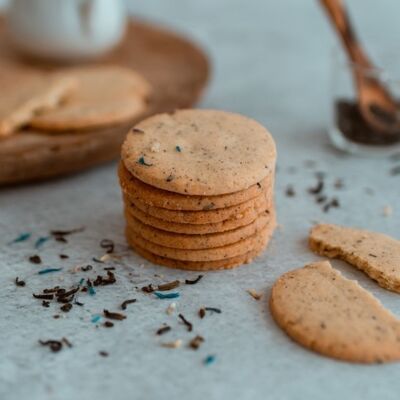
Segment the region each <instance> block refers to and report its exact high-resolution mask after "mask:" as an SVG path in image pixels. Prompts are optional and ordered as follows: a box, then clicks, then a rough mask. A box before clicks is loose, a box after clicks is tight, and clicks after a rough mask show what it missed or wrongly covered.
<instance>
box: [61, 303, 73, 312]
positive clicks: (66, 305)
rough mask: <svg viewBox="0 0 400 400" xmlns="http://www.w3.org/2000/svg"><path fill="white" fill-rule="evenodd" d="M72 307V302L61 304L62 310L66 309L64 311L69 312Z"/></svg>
mask: <svg viewBox="0 0 400 400" xmlns="http://www.w3.org/2000/svg"><path fill="white" fill-rule="evenodd" d="M71 308H72V304H71V303H67V304H64V305H63V306H61V307H60V310H61V311H64V312H69V311H70V310H71Z"/></svg>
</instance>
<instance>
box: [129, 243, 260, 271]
mask: <svg viewBox="0 0 400 400" xmlns="http://www.w3.org/2000/svg"><path fill="white" fill-rule="evenodd" d="M130 245H131V246H132V247H133V248H134V250H135V251H136V252H137V253H138V254H139V255H141V256H142V257H144V258H146V259H147V260H149V261H150V262H152V263H154V264H159V265H164V266H166V267H170V268H178V269H183V270H189V271H213V270H219V269H231V268H234V267H237V266H239V265H242V264H248V263H250V262H251V261H252V260H253V259H254V258H255V257H257V256H258V255H259V254H260V253H261V251H262V250H263V249H264V247H265V246H266V243H261V244H260V246H259V247H258V248H255V249H254V250H252V251H250V252H248V253H246V254H243V255H240V256H236V257H231V258H225V259H223V260H214V261H182V260H173V259H171V258H167V257H161V256H158V255H157V254H153V253H151V252H149V251H147V250H145V249H143V248H142V247H140V246H138V245H137V244H135V243H132V242H131V243H130Z"/></svg>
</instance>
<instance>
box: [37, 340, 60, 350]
mask: <svg viewBox="0 0 400 400" xmlns="http://www.w3.org/2000/svg"><path fill="white" fill-rule="evenodd" d="M39 343H40V344H41V345H42V346H48V347H49V348H50V350H51V351H52V352H53V353H57V352H58V351H60V350H61V349H62V347H63V344H62V342H60V341H59V340H39Z"/></svg>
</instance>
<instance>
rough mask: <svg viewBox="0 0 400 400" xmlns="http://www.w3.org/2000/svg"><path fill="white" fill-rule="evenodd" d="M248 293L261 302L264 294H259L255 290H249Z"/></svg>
mask: <svg viewBox="0 0 400 400" xmlns="http://www.w3.org/2000/svg"><path fill="white" fill-rule="evenodd" d="M247 293H248V294H249V295H250V296H251V297H252V298H253V299H255V300H260V299H261V297H262V294H261V293H258V292H257V291H256V290H255V289H247Z"/></svg>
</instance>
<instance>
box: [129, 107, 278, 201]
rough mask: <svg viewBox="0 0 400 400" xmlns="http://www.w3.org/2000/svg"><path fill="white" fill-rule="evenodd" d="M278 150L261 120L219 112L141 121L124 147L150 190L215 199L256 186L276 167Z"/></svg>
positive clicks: (191, 112) (194, 112)
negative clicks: (152, 188) (151, 187)
mask: <svg viewBox="0 0 400 400" xmlns="http://www.w3.org/2000/svg"><path fill="white" fill-rule="evenodd" d="M275 160H276V149H275V143H274V141H273V139H272V136H271V135H270V134H269V132H268V131H267V130H266V129H265V128H264V127H263V126H262V125H260V124H259V123H258V122H256V121H254V120H252V119H250V118H247V117H244V116H242V115H239V114H233V113H228V112H224V111H217V110H181V111H177V112H175V113H172V114H158V115H155V116H153V117H151V118H148V119H146V120H144V121H142V122H140V123H139V124H138V125H137V126H136V127H135V128H134V129H132V131H131V132H129V133H128V136H127V138H126V140H125V142H124V144H123V146H122V161H123V163H124V165H125V167H126V168H127V169H128V171H129V172H130V173H131V174H133V175H134V176H135V177H136V178H138V179H139V180H141V181H143V182H145V183H147V184H148V185H150V186H155V187H157V188H159V189H163V190H168V191H170V192H176V193H180V194H184V195H200V196H215V195H223V194H227V193H235V192H239V191H242V190H245V189H248V188H249V187H251V186H253V185H256V184H257V183H258V182H260V181H262V180H263V179H264V178H265V177H266V176H268V175H269V174H270V173H271V172H272V171H274V169H275Z"/></svg>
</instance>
